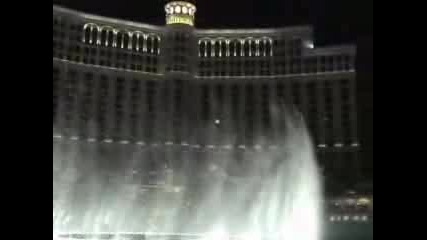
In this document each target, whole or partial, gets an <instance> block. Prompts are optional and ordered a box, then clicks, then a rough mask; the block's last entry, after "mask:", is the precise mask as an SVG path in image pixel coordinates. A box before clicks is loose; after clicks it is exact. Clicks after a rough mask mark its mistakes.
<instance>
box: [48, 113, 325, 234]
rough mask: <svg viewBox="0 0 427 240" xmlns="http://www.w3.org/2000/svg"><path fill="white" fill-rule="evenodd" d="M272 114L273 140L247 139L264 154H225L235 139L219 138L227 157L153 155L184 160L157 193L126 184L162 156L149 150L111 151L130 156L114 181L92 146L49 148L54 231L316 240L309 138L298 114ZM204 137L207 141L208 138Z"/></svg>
mask: <svg viewBox="0 0 427 240" xmlns="http://www.w3.org/2000/svg"><path fill="white" fill-rule="evenodd" d="M271 112H272V114H271V115H272V119H273V125H274V130H275V134H274V137H267V136H259V137H258V138H257V141H256V142H255V146H260V147H262V148H263V149H264V150H260V151H243V149H238V148H231V146H232V143H233V141H234V140H235V136H233V134H232V133H230V132H225V133H224V134H223V136H226V137H225V138H223V139H225V141H224V142H223V144H222V146H230V147H229V148H227V150H225V151H218V152H214V151H206V152H196V151H194V150H192V149H190V148H189V147H181V148H179V149H178V150H177V149H174V150H173V151H172V152H171V151H170V150H168V149H167V148H166V147H158V148H156V150H153V151H155V152H160V153H162V154H161V156H163V158H162V160H166V162H168V161H173V160H174V158H175V157H176V153H179V154H181V155H180V158H181V159H185V160H186V161H184V162H186V164H184V165H183V167H181V168H180V169H176V170H175V171H173V172H172V171H171V170H170V169H168V171H164V172H166V173H167V172H169V173H170V174H172V173H173V180H170V181H168V180H166V183H164V185H162V186H164V187H162V188H161V189H150V188H148V187H141V184H140V183H135V181H133V178H132V176H133V174H134V173H135V172H136V171H140V166H141V164H140V163H141V162H144V161H145V160H146V159H152V158H160V157H158V156H159V155H154V157H153V154H152V152H150V151H151V150H150V151H141V149H140V148H138V147H134V146H120V147H116V148H117V149H119V148H121V150H120V151H124V152H127V153H129V152H132V157H130V158H129V155H126V156H127V157H126V158H128V159H130V160H129V161H123V162H124V163H122V165H120V166H119V167H118V168H119V169H122V170H123V174H122V175H121V176H122V177H121V178H115V179H114V178H112V177H111V176H109V177H107V178H105V176H104V175H103V174H100V172H102V171H100V170H99V168H100V164H99V162H98V161H97V159H99V158H101V157H100V152H102V150H100V149H99V148H98V147H94V146H96V145H93V146H88V143H65V142H60V143H57V144H54V154H53V165H54V177H53V192H54V194H53V195H54V197H53V219H54V221H53V222H54V226H53V227H54V232H88V233H96V232H113V233H114V232H154V233H160V232H164V233H202V234H205V238H206V239H218V237H220V236H221V238H222V237H224V236H237V237H239V238H242V239H245V240H252V239H254V240H255V239H260V238H270V237H272V238H275V239H286V240H289V239H291V240H318V239H320V238H321V235H322V233H321V230H322V226H321V218H322V210H321V200H322V184H321V181H320V177H319V173H318V168H317V165H316V161H315V152H314V148H313V146H312V143H311V140H310V136H309V133H308V132H307V128H306V127H305V125H304V122H303V120H302V118H301V117H300V115H298V114H295V113H294V112H291V111H288V110H286V109H283V108H277V107H273V108H272V109H271ZM214 130H215V129H214ZM216 131H221V129H216ZM206 132H207V134H206V136H205V137H206V138H210V137H212V136H211V133H210V132H209V131H206ZM206 132H205V133H206ZM111 146H112V145H109V147H107V148H111ZM267 146H269V147H267ZM272 146H274V147H272ZM123 148H125V149H123ZM156 156H157V157H156ZM119 159H120V156H119ZM155 160H157V159H155ZM166 175H167V174H166ZM119 176H120V175H119ZM165 179H167V177H165ZM171 182H172V183H171ZM177 183H178V184H177Z"/></svg>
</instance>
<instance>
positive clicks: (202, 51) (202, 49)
mask: <svg viewBox="0 0 427 240" xmlns="http://www.w3.org/2000/svg"><path fill="white" fill-rule="evenodd" d="M205 50H206V42H205V41H199V56H200V57H206V56H205Z"/></svg>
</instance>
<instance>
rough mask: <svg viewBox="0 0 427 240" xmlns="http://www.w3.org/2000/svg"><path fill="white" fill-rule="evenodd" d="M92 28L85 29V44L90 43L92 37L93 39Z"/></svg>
mask: <svg viewBox="0 0 427 240" xmlns="http://www.w3.org/2000/svg"><path fill="white" fill-rule="evenodd" d="M91 32H92V30H91V27H87V28H85V29H84V33H83V42H84V43H89V41H90V37H91Z"/></svg>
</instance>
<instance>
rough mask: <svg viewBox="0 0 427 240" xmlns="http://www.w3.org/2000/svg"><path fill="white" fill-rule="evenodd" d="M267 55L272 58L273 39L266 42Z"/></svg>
mask: <svg viewBox="0 0 427 240" xmlns="http://www.w3.org/2000/svg"><path fill="white" fill-rule="evenodd" d="M265 54H266V56H272V46H271V39H266V40H265Z"/></svg>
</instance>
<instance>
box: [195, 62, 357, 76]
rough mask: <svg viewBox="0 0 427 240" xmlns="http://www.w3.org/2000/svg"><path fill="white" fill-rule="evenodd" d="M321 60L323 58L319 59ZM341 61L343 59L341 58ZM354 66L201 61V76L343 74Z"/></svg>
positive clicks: (347, 64)
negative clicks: (342, 72)
mask: <svg viewBox="0 0 427 240" xmlns="http://www.w3.org/2000/svg"><path fill="white" fill-rule="evenodd" d="M318 59H319V60H320V59H322V58H318ZM340 59H341V58H340ZM351 70H353V66H352V65H351V64H350V63H349V62H347V63H345V64H344V63H342V62H339V63H332V64H322V63H321V62H313V61H310V62H309V61H306V60H305V59H304V60H301V59H290V60H288V61H282V60H281V59H274V60H273V61H266V60H258V61H257V60H244V61H200V62H199V76H202V77H215V76H251V75H256V76H265V75H286V74H301V73H319V72H337V71H338V72H341V71H351Z"/></svg>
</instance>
